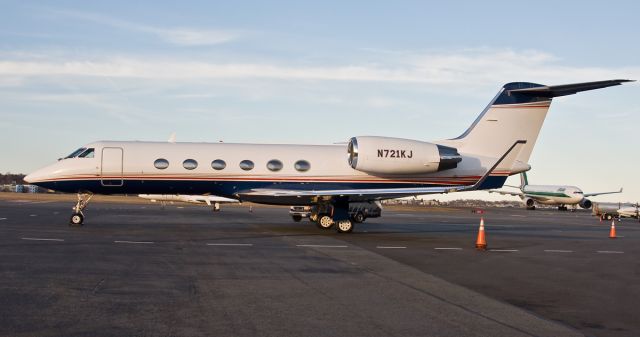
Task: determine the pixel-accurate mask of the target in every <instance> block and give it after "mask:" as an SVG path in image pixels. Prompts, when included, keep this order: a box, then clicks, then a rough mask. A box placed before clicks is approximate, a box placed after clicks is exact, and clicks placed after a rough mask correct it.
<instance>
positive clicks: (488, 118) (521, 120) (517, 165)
mask: <svg viewBox="0 0 640 337" xmlns="http://www.w3.org/2000/svg"><path fill="white" fill-rule="evenodd" d="M625 82H632V81H631V80H608V81H598V82H586V83H575V84H565V85H554V86H546V85H542V84H536V83H528V82H513V83H507V84H505V85H504V86H503V87H502V88H501V89H500V91H499V92H498V94H497V95H496V97H495V98H494V99H493V100H492V101H491V102H490V103H489V105H488V106H487V107H486V108H485V109H484V110H483V111H482V113H481V114H480V116H478V118H477V119H476V120H475V121H474V122H473V123H472V124H471V126H470V127H469V128H468V129H467V130H466V131H465V132H464V133H463V134H462V135H460V136H459V137H457V138H454V139H449V140H445V141H442V142H439V143H441V144H443V145H448V146H452V147H454V148H456V149H458V151H459V152H460V153H461V154H464V153H466V154H472V155H476V156H477V155H479V156H486V157H491V158H496V157H499V156H500V155H501V154H502V153H503V152H504V149H506V148H508V147H509V146H510V145H511V144H513V143H514V142H515V141H517V140H525V141H526V144H525V145H524V147H523V148H522V150H521V151H519V152H518V154H517V157H516V158H515V160H513V161H505V163H507V162H508V163H510V164H509V165H510V166H509V167H498V169H496V173H498V174H503V175H507V174H508V175H513V174H517V173H521V172H525V171H527V170H529V169H530V166H529V164H528V163H529V157H530V156H531V152H532V151H533V147H534V145H535V143H536V140H537V139H538V134H539V133H540V129H541V128H542V124H543V122H544V119H545V117H546V116H547V111H549V106H550V105H551V101H552V100H553V98H554V97H559V96H566V95H572V94H575V93H578V92H581V91H587V90H594V89H600V88H606V87H610V86H615V85H620V84H622V83H625Z"/></svg>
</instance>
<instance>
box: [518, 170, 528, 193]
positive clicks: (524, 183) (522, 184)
mask: <svg viewBox="0 0 640 337" xmlns="http://www.w3.org/2000/svg"><path fill="white" fill-rule="evenodd" d="M527 185H529V179H528V178H527V173H526V172H522V173H520V190H521V191H524V188H525V186H527Z"/></svg>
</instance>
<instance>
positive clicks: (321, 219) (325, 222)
mask: <svg viewBox="0 0 640 337" xmlns="http://www.w3.org/2000/svg"><path fill="white" fill-rule="evenodd" d="M316 219H317V220H316V224H317V225H318V228H320V229H325V230H326V229H331V227H333V226H335V227H336V231H337V232H338V233H351V232H353V227H354V226H353V221H352V220H351V219H343V220H334V219H333V218H332V217H331V216H329V215H328V214H320V215H318V216H317V217H316Z"/></svg>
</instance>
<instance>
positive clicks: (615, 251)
mask: <svg viewBox="0 0 640 337" xmlns="http://www.w3.org/2000/svg"><path fill="white" fill-rule="evenodd" d="M596 253H600V254H624V252H621V251H619V250H599V251H597V252H596Z"/></svg>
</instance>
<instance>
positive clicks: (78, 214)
mask: <svg viewBox="0 0 640 337" xmlns="http://www.w3.org/2000/svg"><path fill="white" fill-rule="evenodd" d="M91 197H93V193H78V202H77V203H76V205H75V206H74V207H73V214H72V215H71V219H69V226H71V227H80V226H82V224H83V223H84V214H83V213H82V211H83V210H84V209H85V208H86V207H87V205H88V204H89V200H91Z"/></svg>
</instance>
